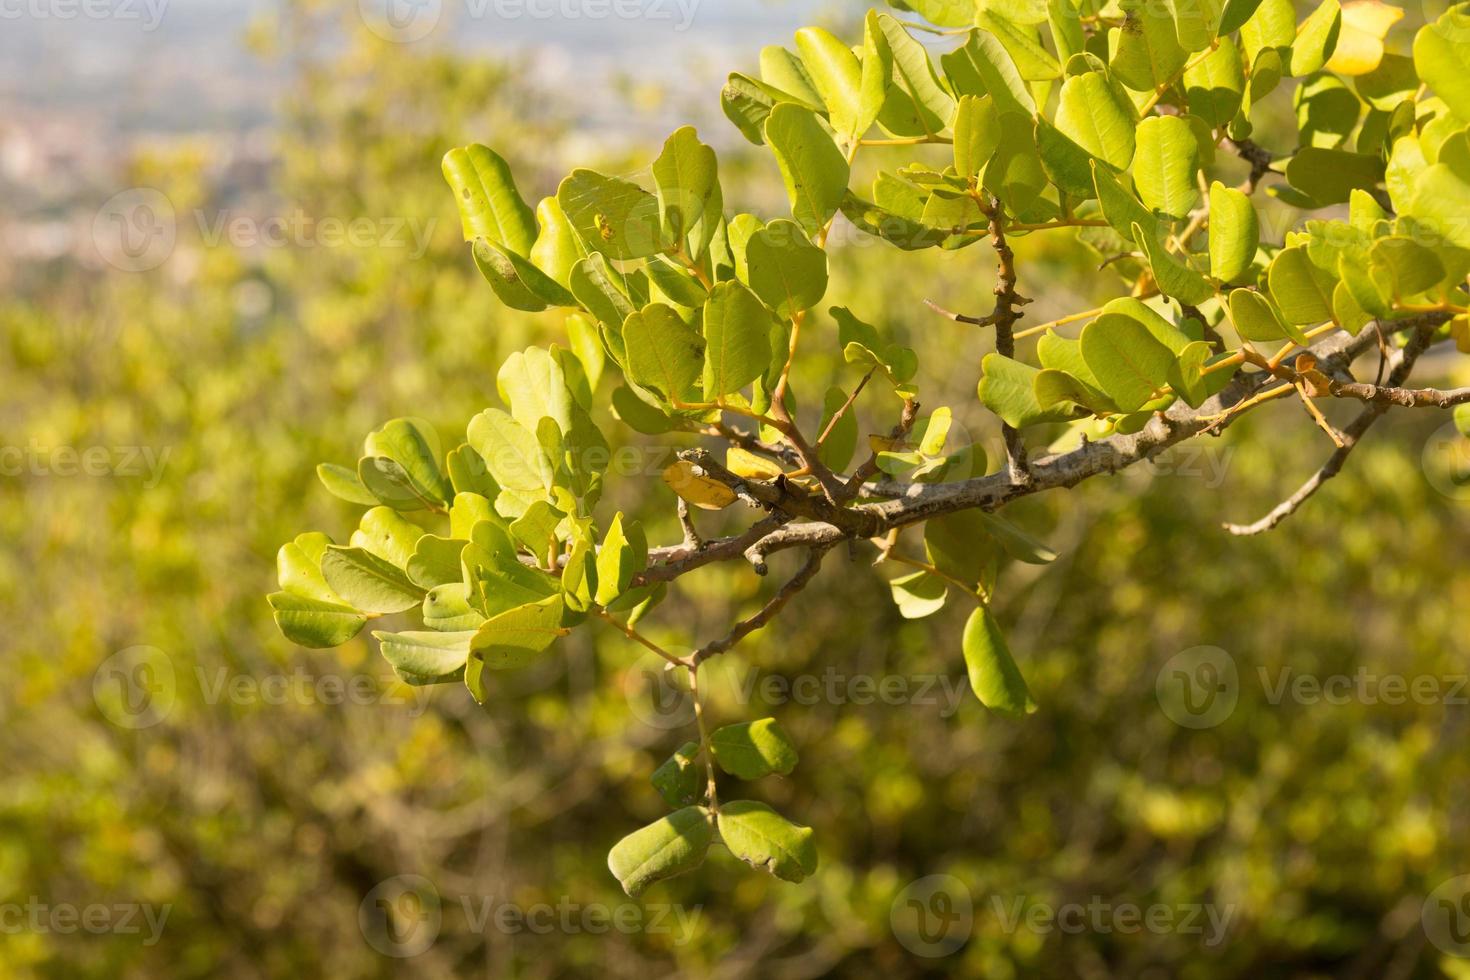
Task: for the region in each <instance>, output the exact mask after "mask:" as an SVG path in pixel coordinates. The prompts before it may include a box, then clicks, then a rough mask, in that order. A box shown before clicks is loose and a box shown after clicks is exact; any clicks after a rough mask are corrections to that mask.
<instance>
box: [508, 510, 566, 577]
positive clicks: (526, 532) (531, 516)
mask: <svg viewBox="0 0 1470 980" xmlns="http://www.w3.org/2000/svg"><path fill="white" fill-rule="evenodd" d="M566 516H567V515H566V512H564V511H561V510H557V509H556V508H555V507H553V506H551V504H549V503H547V502H546V501H544V500H537V501H535V502H534V503H532V504H531V506H529V507H527V508H526V512H525V513H524V514H522V515H521V516H520V517H517V518H516V519H515V520H514V521H512V522H511V525H510V536H511V538H513V539H514V540H515V541H516V542H517V543H519V544H520V545H522V546H523V547H524V548H525V549H526V550H527V551H529V552H530V553H531V555H532V557H534V558H535V559H536V561H537V563H538V564H539V565H541V566H542V567H543V568H550V567H552V563H553V562H554V561H555V560H556V555H557V554H558V553H559V552H560V550H561V548H560V546H561V541H560V538H559V537H558V536H557V528H558V527H559V526H560V525H561V522H562V521H563V520H565V519H566Z"/></svg>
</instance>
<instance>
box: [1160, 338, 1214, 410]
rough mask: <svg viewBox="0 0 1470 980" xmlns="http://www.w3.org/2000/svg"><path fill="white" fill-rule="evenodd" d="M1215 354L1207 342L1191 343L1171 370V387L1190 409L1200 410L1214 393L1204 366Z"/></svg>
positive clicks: (1195, 341)
mask: <svg viewBox="0 0 1470 980" xmlns="http://www.w3.org/2000/svg"><path fill="white" fill-rule="evenodd" d="M1213 353H1214V352H1213V350H1212V349H1211V347H1210V345H1209V344H1208V343H1206V342H1205V341H1203V340H1194V341H1190V343H1189V344H1188V345H1187V346H1186V347H1185V348H1184V350H1183V351H1181V352H1180V353H1179V355H1178V360H1176V361H1175V362H1174V366H1173V367H1172V368H1170V369H1169V386H1170V387H1172V388H1173V389H1174V392H1175V394H1177V395H1178V396H1179V397H1180V398H1182V399H1184V401H1185V403H1186V404H1187V405H1189V407H1190V408H1199V407H1200V405H1202V404H1204V400H1205V399H1206V398H1208V397H1210V395H1212V394H1213V393H1214V392H1213V391H1212V390H1211V379H1210V378H1209V377H1206V376H1205V374H1204V373H1203V369H1204V366H1205V364H1206V363H1207V362H1208V361H1209V359H1210V357H1211V356H1212V354H1213ZM1217 373H1219V374H1224V373H1225V372H1223V371H1222V372H1217ZM1222 383H1223V382H1222Z"/></svg>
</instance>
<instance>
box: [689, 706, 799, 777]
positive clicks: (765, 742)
mask: <svg viewBox="0 0 1470 980" xmlns="http://www.w3.org/2000/svg"><path fill="white" fill-rule="evenodd" d="M709 745H710V750H711V752H713V753H714V757H715V762H717V763H718V764H719V766H720V768H721V769H723V770H725V771H726V772H728V773H729V774H730V775H732V776H735V777H737V778H739V779H759V778H760V777H762V776H769V775H770V774H771V773H779V774H781V775H783V776H784V775H786V774H787V773H789V772H791V770H793V769H795V768H796V761H797V757H796V746H795V745H793V744H792V743H791V738H790V736H788V735H787V734H786V731H785V730H784V729H783V728H782V727H781V726H780V725H779V724H778V723H777V721H776V719H774V718H762V719H760V720H759V721H750V722H743V723H741V724H738V725H726V726H725V727H724V728H720V729H716V730H715V731H714V732H713V733H711V735H710V737H709Z"/></svg>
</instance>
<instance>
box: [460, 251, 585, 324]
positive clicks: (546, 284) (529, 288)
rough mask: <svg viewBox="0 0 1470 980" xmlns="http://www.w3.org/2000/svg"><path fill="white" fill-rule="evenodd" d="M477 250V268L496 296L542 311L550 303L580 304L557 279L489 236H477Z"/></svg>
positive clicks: (522, 307)
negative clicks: (496, 242) (491, 239)
mask: <svg viewBox="0 0 1470 980" xmlns="http://www.w3.org/2000/svg"><path fill="white" fill-rule="evenodd" d="M473 251H474V258H475V268H477V269H479V270H480V275H482V276H484V277H485V281H486V282H488V283H489V284H490V288H491V289H492V290H494V291H495V296H496V298H497V299H499V300H500V302H502V303H504V304H505V305H506V306H508V307H510V308H511V309H513V310H522V311H524V312H527V313H539V312H540V311H542V310H544V309H546V307H547V306H575V305H577V301H576V299H575V298H574V297H573V296H572V294H571V293H570V292H568V291H567V290H566V289H565V288H563V287H562V285H561V284H560V283H558V282H557V281H556V280H555V279H553V278H551V277H550V276H548V275H547V274H546V273H544V272H542V271H541V270H540V269H538V268H536V267H535V266H534V265H532V264H531V263H530V262H529V261H528V260H526V259H523V258H521V257H520V256H519V255H516V254H515V253H514V252H511V251H508V250H507V249H505V248H504V247H502V246H500V245H497V244H495V243H494V242H492V241H490V240H489V239H488V238H476V239H475V244H474V250H473Z"/></svg>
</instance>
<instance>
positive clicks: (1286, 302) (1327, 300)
mask: <svg viewBox="0 0 1470 980" xmlns="http://www.w3.org/2000/svg"><path fill="white" fill-rule="evenodd" d="M1266 278H1267V282H1268V283H1269V285H1270V288H1271V298H1272V299H1274V300H1275V301H1276V305H1277V306H1278V307H1279V308H1280V310H1281V315H1282V317H1283V318H1285V320H1286V322H1287V323H1294V324H1309V323H1321V322H1322V321H1324V320H1330V319H1332V290H1333V289H1334V287H1336V285H1337V280H1336V279H1335V278H1333V277H1332V276H1331V275H1329V274H1328V273H1326V272H1323V271H1322V270H1321V269H1319V268H1317V266H1316V265H1315V264H1314V263H1313V262H1312V260H1311V259H1310V258H1309V257H1308V256H1307V250H1306V248H1305V247H1303V246H1296V247H1294V248H1286V249H1282V250H1281V251H1280V252H1278V253H1277V254H1276V258H1274V259H1272V260H1271V267H1270V269H1269V270H1268V271H1267V273H1266ZM1292 339H1294V340H1295V339H1296V338H1295V337H1294V338H1292Z"/></svg>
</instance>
